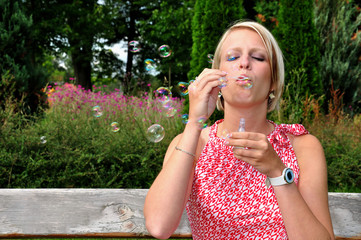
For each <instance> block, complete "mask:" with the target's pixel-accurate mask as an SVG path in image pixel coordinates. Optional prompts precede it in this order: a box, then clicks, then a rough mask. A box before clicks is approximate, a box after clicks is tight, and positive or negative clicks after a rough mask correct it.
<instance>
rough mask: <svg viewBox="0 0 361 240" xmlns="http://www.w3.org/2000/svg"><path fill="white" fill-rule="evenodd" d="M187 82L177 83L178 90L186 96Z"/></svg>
mask: <svg viewBox="0 0 361 240" xmlns="http://www.w3.org/2000/svg"><path fill="white" fill-rule="evenodd" d="M188 85H189V84H188V83H186V82H179V83H178V88H179V91H180V94H181V95H182V96H186V95H188Z"/></svg>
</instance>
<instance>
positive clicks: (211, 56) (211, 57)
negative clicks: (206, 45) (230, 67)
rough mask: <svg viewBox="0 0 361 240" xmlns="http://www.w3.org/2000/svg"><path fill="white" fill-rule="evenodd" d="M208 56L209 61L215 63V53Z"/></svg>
mask: <svg viewBox="0 0 361 240" xmlns="http://www.w3.org/2000/svg"><path fill="white" fill-rule="evenodd" d="M207 58H208V63H213V58H214V56H213V54H208V55H207Z"/></svg>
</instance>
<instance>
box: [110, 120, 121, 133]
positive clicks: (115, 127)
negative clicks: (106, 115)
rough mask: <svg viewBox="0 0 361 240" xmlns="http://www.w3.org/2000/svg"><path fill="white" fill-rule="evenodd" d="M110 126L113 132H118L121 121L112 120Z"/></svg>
mask: <svg viewBox="0 0 361 240" xmlns="http://www.w3.org/2000/svg"><path fill="white" fill-rule="evenodd" d="M110 127H111V129H112V131H113V132H118V131H119V130H120V127H119V123H117V122H112V123H111V124H110Z"/></svg>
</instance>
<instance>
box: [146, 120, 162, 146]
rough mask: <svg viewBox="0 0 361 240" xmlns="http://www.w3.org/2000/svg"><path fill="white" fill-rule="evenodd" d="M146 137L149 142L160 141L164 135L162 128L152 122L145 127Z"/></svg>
mask: <svg viewBox="0 0 361 240" xmlns="http://www.w3.org/2000/svg"><path fill="white" fill-rule="evenodd" d="M146 136H147V139H148V140H149V141H150V142H154V143H157V142H160V141H162V140H163V138H164V136H165V131H164V128H163V127H162V126H161V125H159V124H153V125H152V126H150V127H149V128H148V129H147V135H146Z"/></svg>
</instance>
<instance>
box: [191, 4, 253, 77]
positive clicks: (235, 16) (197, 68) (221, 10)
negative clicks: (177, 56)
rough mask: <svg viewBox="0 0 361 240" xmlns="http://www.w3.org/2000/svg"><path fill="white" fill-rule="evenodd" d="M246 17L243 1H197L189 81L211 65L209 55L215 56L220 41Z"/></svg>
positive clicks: (193, 20) (193, 23)
mask: <svg viewBox="0 0 361 240" xmlns="http://www.w3.org/2000/svg"><path fill="white" fill-rule="evenodd" d="M245 16H246V12H245V10H244V8H243V1H241V0H238V1H216V0H197V1H196V3H195V6H194V16H193V19H192V40H193V46H192V54H191V62H190V71H189V73H188V78H189V79H194V78H195V76H196V75H198V74H199V73H201V71H202V70H203V69H204V68H207V67H208V68H209V67H210V66H211V65H210V63H209V62H208V57H207V56H208V54H213V53H214V51H215V49H216V46H217V44H218V41H219V39H220V37H221V35H222V34H223V32H224V31H225V30H226V28H227V27H228V26H229V25H230V24H232V23H233V22H235V21H237V20H240V19H242V18H243V17H245Z"/></svg>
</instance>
